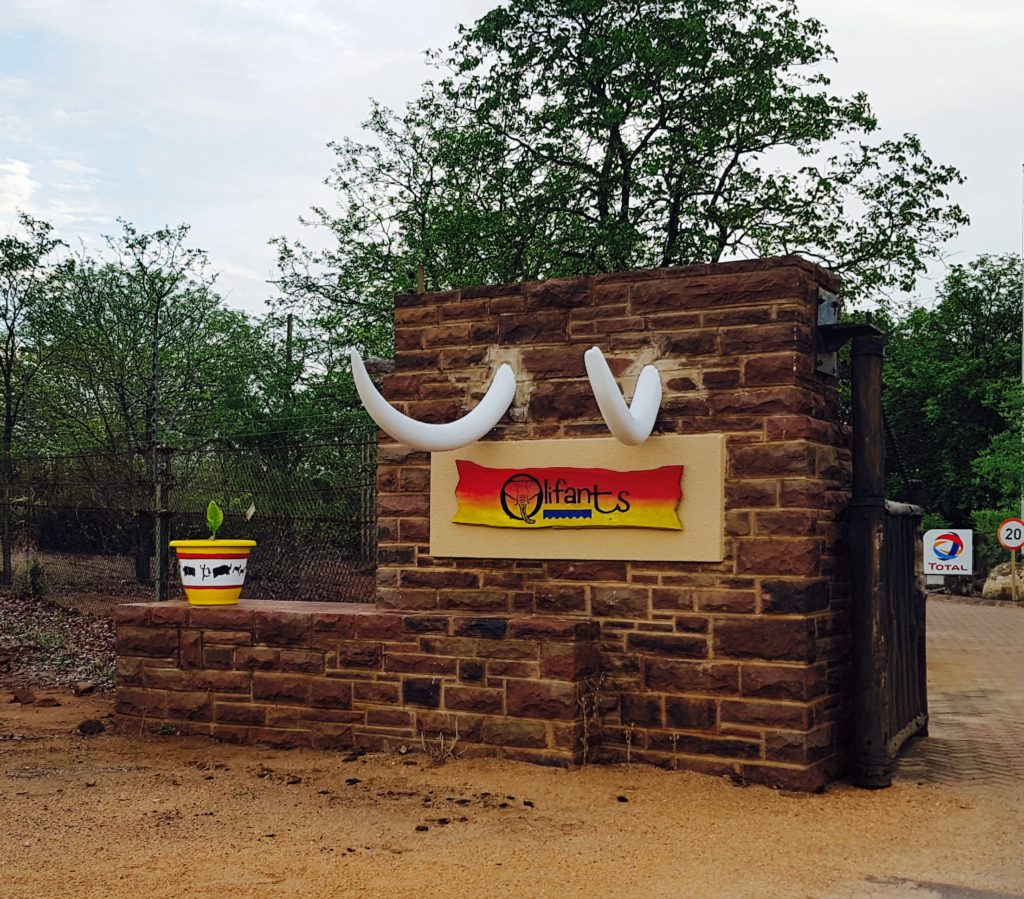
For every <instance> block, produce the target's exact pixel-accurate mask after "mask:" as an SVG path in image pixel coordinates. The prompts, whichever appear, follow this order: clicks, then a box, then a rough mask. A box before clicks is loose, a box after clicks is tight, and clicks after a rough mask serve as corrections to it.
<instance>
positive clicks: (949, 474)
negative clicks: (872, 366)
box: [884, 254, 1022, 526]
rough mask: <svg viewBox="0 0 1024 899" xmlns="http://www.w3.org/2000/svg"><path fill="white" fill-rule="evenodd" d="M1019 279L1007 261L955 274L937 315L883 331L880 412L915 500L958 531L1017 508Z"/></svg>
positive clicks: (917, 314)
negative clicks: (988, 512) (982, 513)
mask: <svg viewBox="0 0 1024 899" xmlns="http://www.w3.org/2000/svg"><path fill="white" fill-rule="evenodd" d="M1021 274H1022V273H1021V265H1020V260H1019V259H1018V258H1017V257H1016V256H1013V255H1009V254H1007V255H1002V256H980V257H978V258H977V259H975V260H974V261H972V262H970V263H968V264H967V265H957V266H954V267H953V268H952V269H951V270H950V272H949V274H948V275H947V277H946V278H945V280H944V282H943V284H942V286H941V288H940V290H939V295H938V302H937V303H936V305H935V306H934V308H925V307H920V308H916V309H913V310H911V311H910V312H909V313H908V314H906V315H905V316H904V317H902V318H899V319H897V320H895V321H893V322H892V323H891V324H890V326H889V328H888V330H889V341H888V347H887V350H886V368H885V393H884V402H885V410H886V414H887V416H888V420H889V423H890V426H891V428H892V431H893V434H894V437H895V440H896V443H897V445H898V447H899V450H900V454H901V456H902V458H903V460H904V463H905V465H906V468H907V470H908V475H909V477H910V479H911V480H912V481H913V482H914V487H915V492H916V494H917V495H916V497H915V499H916V500H917V501H918V502H920V503H921V504H922V505H923V506H924V507H925V510H926V511H928V512H934V513H938V514H940V515H941V516H942V517H943V518H945V519H946V520H947V521H949V522H951V523H954V524H957V525H961V526H965V525H967V524H968V522H969V521H970V516H971V513H972V512H973V511H976V510H981V509H991V508H997V507H1002V506H1005V505H1006V504H1007V503H1009V504H1010V505H1011V506H1016V505H1017V504H1019V501H1020V490H1021V485H1022V477H1021V474H1022V464H1021V436H1022V435H1021V414H1020V410H1021V406H1020V403H1021V390H1020V380H1021ZM889 463H890V468H892V469H894V470H893V471H892V472H891V474H892V476H894V477H895V476H898V475H899V472H898V471H896V470H895V464H896V460H895V458H894V457H893V455H892V454H890V455H889Z"/></svg>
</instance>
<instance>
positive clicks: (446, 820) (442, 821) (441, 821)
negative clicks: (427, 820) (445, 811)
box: [437, 818, 451, 827]
mask: <svg viewBox="0 0 1024 899" xmlns="http://www.w3.org/2000/svg"><path fill="white" fill-rule="evenodd" d="M437 823H438V824H440V825H441V826H442V827H444V826H445V825H446V824H450V823H451V819H449V818H438V819H437Z"/></svg>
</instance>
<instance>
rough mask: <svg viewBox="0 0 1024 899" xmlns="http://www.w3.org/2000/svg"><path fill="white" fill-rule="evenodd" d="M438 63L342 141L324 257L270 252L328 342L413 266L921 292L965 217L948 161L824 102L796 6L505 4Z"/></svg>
mask: <svg viewBox="0 0 1024 899" xmlns="http://www.w3.org/2000/svg"><path fill="white" fill-rule="evenodd" d="M432 58H433V61H434V62H435V63H436V64H437V66H438V68H439V69H440V70H441V71H442V74H443V77H442V78H441V80H440V81H438V82H437V83H436V84H432V83H428V84H426V85H425V86H424V89H423V92H422V94H421V96H420V97H419V98H418V99H417V100H416V101H415V102H413V103H411V104H409V105H408V107H407V108H406V110H405V111H404V112H403V113H401V114H397V113H393V112H391V111H389V110H386V109H384V108H382V107H379V106H375V107H374V109H373V111H372V114H371V117H370V119H369V120H368V122H367V123H366V129H367V131H368V132H369V140H368V141H366V142H365V143H359V142H356V141H352V140H346V141H342V142H341V143H339V144H336V145H334V149H335V153H336V157H337V164H336V167H335V169H334V170H333V172H332V174H331V177H330V178H329V180H328V183H329V184H331V185H332V186H334V187H335V188H336V190H337V193H338V198H339V208H338V209H337V210H328V209H326V208H318V209H314V212H313V216H312V217H311V218H310V219H308V222H311V223H314V224H317V225H320V226H322V227H325V228H327V229H329V230H330V232H331V233H332V235H333V238H334V245H333V246H332V248H331V249H330V250H328V251H324V252H319V251H311V250H309V249H308V248H305V247H303V246H302V245H300V244H292V243H289V242H287V241H284V240H279V241H278V248H279V251H280V254H281V263H282V277H281V287H282V289H283V290H284V291H285V293H287V294H288V295H289V296H290V297H291V298H293V299H298V300H302V301H304V302H309V306H308V308H309V309H311V310H312V313H313V315H314V317H316V318H318V319H320V320H322V321H324V322H325V325H326V324H328V323H329V320H330V316H332V315H333V316H335V319H334V322H333V325H334V332H333V333H334V334H335V335H337V336H338V338H339V340H348V341H349V342H354V343H360V342H361V341H365V340H366V339H367V335H368V334H373V335H374V337H373V340H374V342H375V343H376V345H381V344H383V340H381V339H380V330H379V325H380V317H381V316H384V315H385V314H386V312H387V310H388V306H387V302H388V299H389V298H390V296H391V295H393V294H395V293H399V292H402V291H405V290H408V289H410V286H411V285H412V284H413V283H414V280H413V277H412V276H411V274H410V273H415V272H416V270H417V268H418V267H419V266H420V265H422V266H423V267H424V269H425V274H426V279H425V280H426V286H427V287H429V288H431V289H446V288H455V287H460V286H465V285H466V284H469V283H478V282H502V281H509V280H518V279H524V278H526V279H530V278H547V277H553V276H560V275H575V274H582V273H588V272H595V271H601V270H609V269H623V268H630V267H635V266H665V265H677V264H685V263H698V262H716V261H719V260H721V259H724V258H728V257H733V256H750V255H775V254H781V253H800V254H802V255H804V256H806V257H808V258H810V259H813V260H816V261H818V262H821V263H823V264H825V265H826V266H828V267H830V268H832V269H833V270H835V271H837V272H838V273H840V274H841V275H842V276H843V277H844V282H845V285H846V286H845V291H846V295H847V297H848V298H854V299H857V298H862V297H865V296H867V295H869V294H875V293H877V292H879V291H885V290H889V289H895V288H901V289H908V288H910V287H912V286H913V284H914V283H915V280H916V278H917V276H918V275H919V274H921V273H922V272H923V271H924V267H925V265H926V263H927V261H928V260H929V259H931V258H934V257H935V256H936V255H937V254H938V252H939V250H940V247H941V245H942V243H943V241H944V240H945V239H947V238H948V237H949V236H950V235H952V234H953V233H955V231H956V230H957V228H958V227H959V226H960V225H962V224H963V223H964V222H966V216H965V215H964V213H963V212H962V210H961V209H960V208H959V207H958V206H956V205H955V204H953V203H951V202H950V201H949V199H948V197H947V190H948V189H949V188H950V187H952V186H954V185H956V184H958V183H959V182H960V180H961V178H960V175H959V173H958V172H957V171H956V170H955V169H953V168H952V167H949V166H944V165H938V164H936V163H934V162H933V161H932V160H931V159H930V158H929V157H928V155H927V154H926V153H925V152H924V150H923V149H922V147H921V145H920V142H919V141H918V139H917V138H916V137H915V136H913V135H904V136H902V137H900V138H896V139H887V140H870V138H871V137H872V135H873V134H874V132H876V131H877V123H876V121H875V119H874V116H873V115H872V113H871V110H870V107H869V105H868V102H867V99H866V97H865V96H864V95H863V94H855V95H854V96H852V97H842V96H838V95H836V94H834V93H831V92H830V91H829V90H828V84H829V82H828V78H827V77H826V75H825V74H824V73H823V72H822V65H823V64H824V63H826V62H827V61H829V60H830V59H831V58H832V51H831V49H830V48H829V46H828V44H827V43H826V42H825V29H824V27H823V26H822V25H821V23H820V22H818V21H816V20H814V19H806V18H801V17H800V16H799V14H798V12H797V9H796V5H795V3H794V2H793V0H735V2H733V0H730V2H728V3H726V2H724V0H645V2H640V3H637V2H635V0H510V2H509V3H507V4H506V5H504V6H501V7H499V8H497V9H495V10H493V11H492V12H490V13H488V14H487V15H485V16H484V17H483V18H481V19H480V20H479V21H478V22H476V23H475V24H473V25H471V26H469V27H465V28H462V29H461V30H460V36H459V39H458V40H457V42H456V43H454V44H453V45H452V47H451V48H449V50H448V51H447V52H437V53H434V54H433V55H432ZM827 148H831V149H830V151H827ZM367 323H369V325H367ZM338 325H341V327H338Z"/></svg>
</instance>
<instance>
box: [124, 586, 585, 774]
mask: <svg viewBox="0 0 1024 899" xmlns="http://www.w3.org/2000/svg"><path fill="white" fill-rule="evenodd" d="M116 619H117V684H118V688H117V705H116V714H117V718H118V721H119V724H120V726H121V727H122V728H124V729H127V730H136V729H141V728H143V727H146V726H150V727H158V726H160V725H171V726H173V727H175V728H176V729H177V730H178V731H179V732H182V733H187V734H202V735H205V736H212V737H216V738H218V739H222V740H229V741H232V742H241V743H264V744H269V745H272V746H278V747H295V746H312V747H315V748H321V749H337V748H352V747H362V748H366V749H374V750H381V749H396V748H398V747H399V746H403V745H405V746H410V747H412V748H415V749H421V748H422V746H423V744H424V742H426V744H427V745H428V747H439V746H440V741H441V738H442V735H443V737H444V740H445V745H447V746H450V745H451V744H452V741H454V740H456V739H457V740H458V752H459V753H460V754H467V755H488V756H502V757H504V758H514V759H523V760H527V761H532V762H542V763H546V764H557V765H568V764H572V763H580V762H583V761H584V760H585V756H587V755H588V754H589V745H590V743H594V744H596V743H597V740H598V738H599V733H598V731H597V730H596V729H594V728H593V727H591V728H590V730H591V732H590V733H589V734H588V733H587V725H586V719H587V715H586V711H587V709H588V707H589V706H590V705H592V698H591V697H590V696H589V694H588V691H592V689H593V681H592V677H593V675H595V674H596V673H597V664H598V653H597V645H596V636H597V626H596V624H594V622H589V621H581V620H579V619H574V620H569V619H556V618H542V617H536V616H530V617H522V616H515V615H508V616H488V617H481V616H471V615H458V614H452V613H441V614H436V615H418V614H394V613H388V612H378V611H377V610H376V609H375V608H374V607H373V606H372V605H347V604H339V603H310V602H270V601H259V600H242V601H241V602H240V603H239V604H238V605H237V606H221V607H215V606H189V605H188V604H187V603H185V602H168V603H161V604H153V603H145V604H136V605H125V606H120V607H119V608H118V609H117V611H116ZM591 717H592V716H591Z"/></svg>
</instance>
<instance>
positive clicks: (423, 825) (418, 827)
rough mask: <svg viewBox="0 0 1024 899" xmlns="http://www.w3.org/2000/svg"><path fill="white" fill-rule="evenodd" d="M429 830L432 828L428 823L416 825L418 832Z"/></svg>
mask: <svg viewBox="0 0 1024 899" xmlns="http://www.w3.org/2000/svg"><path fill="white" fill-rule="evenodd" d="M428 830H430V828H429V827H427V825H426V824H417V825H416V832H417V833H426V832H427V831H428Z"/></svg>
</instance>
